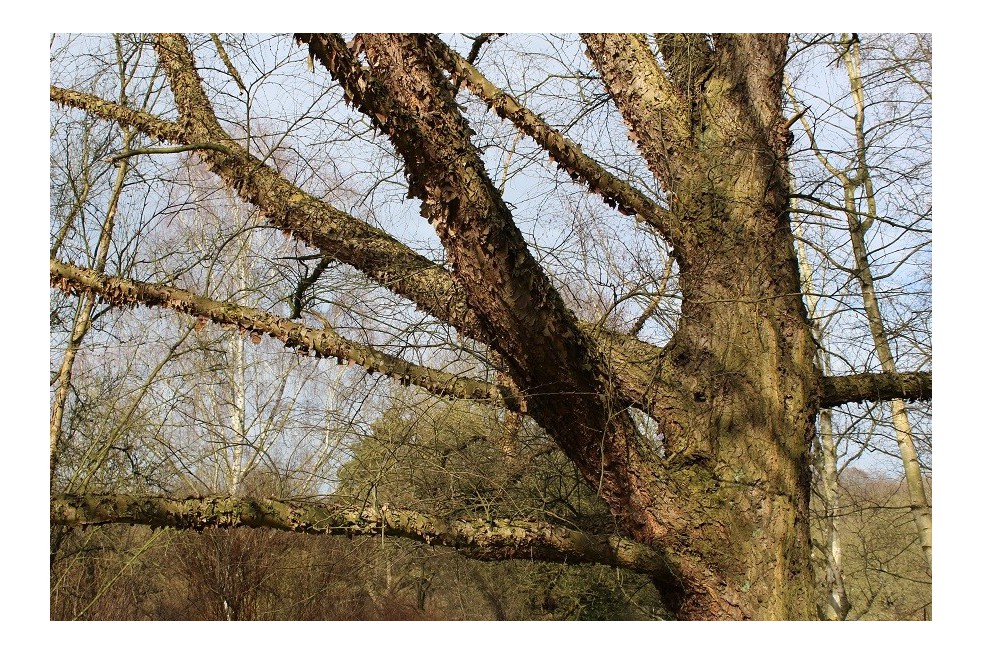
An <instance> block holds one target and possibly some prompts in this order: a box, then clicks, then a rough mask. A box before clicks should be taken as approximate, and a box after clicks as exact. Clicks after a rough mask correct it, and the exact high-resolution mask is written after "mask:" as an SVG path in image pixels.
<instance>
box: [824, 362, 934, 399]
mask: <svg viewBox="0 0 982 655" xmlns="http://www.w3.org/2000/svg"><path fill="white" fill-rule="evenodd" d="M894 398H903V399H904V400H931V372H930V371H920V372H916V373H860V374H858V375H836V376H829V377H824V378H822V400H821V406H822V407H836V406H838V405H845V404H846V403H858V402H862V401H864V400H872V401H876V400H893V399H894Z"/></svg>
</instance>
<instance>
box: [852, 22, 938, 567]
mask: <svg viewBox="0 0 982 655" xmlns="http://www.w3.org/2000/svg"><path fill="white" fill-rule="evenodd" d="M850 41H851V45H849V46H847V52H846V56H845V61H846V70H847V71H848V73H849V81H850V86H851V90H852V95H853V102H854V103H855V105H856V118H855V132H856V145H857V151H856V153H857V162H858V171H857V173H858V180H855V181H854V180H852V179H849V180H847V183H846V184H845V185H844V186H845V191H846V216H847V218H848V220H849V237H850V240H851V242H852V250H853V257H854V259H855V263H856V277H857V278H858V279H859V285H860V288H861V290H862V294H863V306H864V307H865V309H866V317H867V319H868V320H869V326H870V332H871V334H872V335H873V345H874V347H875V348H876V356H877V358H878V359H879V360H880V366H881V367H882V368H883V370H884V371H885V372H886V373H896V372H897V365H896V363H895V361H894V358H893V353H892V352H891V351H890V343H889V340H888V339H887V334H886V330H885V329H884V326H883V315H882V313H881V312H880V303H879V299H878V298H877V295H876V288H875V285H874V282H873V274H872V271H871V270H870V262H869V253H868V252H867V249H866V240H865V236H866V231H867V230H868V229H869V228H870V226H871V225H872V224H873V222H874V221H875V220H876V218H877V212H876V195H875V194H874V192H873V178H872V176H871V175H870V172H869V166H868V165H867V156H866V155H867V148H866V130H865V99H864V93H863V79H862V74H861V72H860V54H859V42H858V40H856V39H851V40H850ZM860 185H862V187H863V189H864V191H865V193H866V207H867V217H866V218H865V219H861V218H860V216H859V212H858V211H857V203H856V196H855V193H856V190H857V188H858V187H859V186H860ZM890 408H891V410H892V413H893V426H894V429H895V430H896V432H897V445H898V447H899V449H900V458H901V460H902V462H903V466H904V475H905V477H906V479H907V489H908V492H909V493H910V510H911V513H912V514H913V515H914V522H915V524H916V525H917V533H918V537H919V538H920V541H921V549H922V550H923V551H924V557H925V559H926V560H927V563H928V565H929V566H930V565H931V506H930V504H929V503H928V500H927V493H926V491H925V488H924V478H923V476H922V474H921V465H920V461H919V460H918V458H917V449H916V447H915V445H914V438H913V435H912V434H911V429H910V420H909V419H908V418H907V407H906V405H905V404H904V401H903V400H901V399H899V398H898V399H895V400H893V401H892V402H891V403H890Z"/></svg>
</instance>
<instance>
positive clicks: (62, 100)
mask: <svg viewBox="0 0 982 655" xmlns="http://www.w3.org/2000/svg"><path fill="white" fill-rule="evenodd" d="M50 97H51V101H52V102H55V103H57V104H58V105H60V106H62V107H73V108H75V109H81V110H83V111H86V112H88V113H90V114H92V115H94V116H99V117H101V118H105V119H107V120H111V121H115V122H116V123H118V124H119V125H121V126H123V127H134V128H136V129H138V130H140V131H141V132H143V133H144V134H147V135H148V136H151V137H153V138H154V139H157V140H159V141H171V142H178V141H181V140H182V137H183V135H182V132H181V127H180V126H179V125H177V124H176V123H171V122H170V121H165V120H164V119H162V118H158V117H157V116H154V115H153V114H148V113H147V112H145V111H136V110H135V109H130V108H129V107H124V106H123V105H120V104H118V103H115V102H111V101H109V100H104V99H103V98H100V97H98V96H94V95H92V94H89V93H82V92H80V91H73V90H71V89H62V88H59V87H57V86H52V87H51V95H50Z"/></svg>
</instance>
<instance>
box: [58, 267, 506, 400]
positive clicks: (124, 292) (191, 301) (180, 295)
mask: <svg viewBox="0 0 982 655" xmlns="http://www.w3.org/2000/svg"><path fill="white" fill-rule="evenodd" d="M51 286H53V287H58V288H60V289H61V290H62V291H64V292H66V293H78V294H82V293H85V292H94V293H96V294H98V295H99V296H100V297H101V298H102V299H103V300H104V301H105V302H107V303H109V304H112V305H145V306H147V307H158V306H159V307H167V308H169V309H173V310H175V311H178V312H181V313H184V314H188V315H191V316H195V317H197V318H198V319H199V321H201V322H203V321H206V320H210V321H212V322H213V323H217V324H219V325H225V326H233V327H238V328H239V329H241V330H248V331H249V332H251V333H252V335H253V338H254V339H256V340H258V339H259V338H261V335H263V334H265V335H268V336H271V337H274V338H276V339H279V340H280V341H282V342H283V343H284V344H286V345H287V346H289V347H291V348H296V349H297V350H298V351H300V352H303V353H305V354H311V355H314V356H317V357H335V358H337V360H338V363H339V364H340V363H342V362H344V361H347V362H349V363H353V364H358V365H359V366H362V367H364V368H366V369H367V370H368V372H369V373H375V372H378V373H381V374H383V375H386V376H388V377H391V378H393V379H395V380H398V381H399V382H400V383H401V384H412V385H415V386H418V387H421V388H423V389H426V390H427V391H429V392H430V393H433V394H436V395H439V396H448V397H452V398H467V399H471V400H480V401H489V402H493V403H496V404H499V405H502V406H504V407H507V408H508V409H511V410H513V411H517V410H518V409H519V408H520V406H521V403H520V401H519V399H517V398H516V397H515V395H514V394H513V393H512V392H511V391H510V390H509V389H508V388H507V387H504V386H499V385H494V384H489V383H487V382H483V381H481V380H476V379H473V378H466V377H460V376H458V375H452V374H450V373H446V372H444V371H440V370H437V369H434V368H429V367H426V366H420V365H418V364H413V363H411V362H407V361H406V360H404V359H400V358H398V357H393V356H392V355H388V354H386V353H383V352H381V351H379V350H376V349H375V348H372V347H371V346H367V345H365V344H361V343H357V342H355V341H351V340H349V339H345V338H344V337H342V336H341V335H339V334H338V333H337V332H335V331H334V330H333V329H331V328H324V329H321V330H316V329H313V328H309V327H307V326H306V325H303V324H301V323H296V322H294V321H291V320H288V319H285V318H280V317H278V316H275V315H273V314H270V313H268V312H264V311H261V310H258V309H253V308H251V307H243V306H241V305H236V304H233V303H229V302H218V301H215V300H212V299H211V298H206V297H204V296H199V295H196V294H193V293H191V292H189V291H185V290H184V289H179V288H177V287H171V286H166V285H162V284H151V283H148V282H137V281H134V280H128V279H125V278H119V277H110V276H107V275H101V274H99V273H98V272H96V271H93V270H90V269H83V268H78V267H76V266H72V265H71V264H65V263H63V262H59V261H57V260H54V259H52V260H51ZM257 342H258V341H257Z"/></svg>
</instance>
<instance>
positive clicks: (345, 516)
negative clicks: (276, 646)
mask: <svg viewBox="0 0 982 655" xmlns="http://www.w3.org/2000/svg"><path fill="white" fill-rule="evenodd" d="M51 523H52V524H54V525H67V526H87V525H105V524H108V523H122V524H130V525H134V524H139V525H147V526H150V527H153V528H176V529H185V530H187V529H190V530H203V529H205V528H226V529H228V528H237V527H250V528H271V529H274V530H287V531H291V532H304V533H308V534H324V535H330V534H336V535H344V536H359V535H367V536H381V535H383V534H384V535H385V536H390V537H402V538H405V539H412V540H414V541H421V542H424V543H427V544H432V545H438V546H449V547H452V548H455V549H457V550H459V551H460V552H462V553H464V554H466V555H467V556H468V557H472V558H474V559H481V560H487V561H496V560H506V559H529V560H536V561H541V562H561V563H567V564H605V565H607V566H615V567H618V568H624V569H629V570H631V571H636V572H638V573H643V574H645V575H648V576H651V577H652V578H653V579H655V580H666V579H670V578H671V576H672V573H671V571H670V570H669V569H668V568H667V566H666V564H665V561H664V558H663V557H662V556H661V554H659V553H658V552H657V551H655V550H653V549H651V548H649V547H648V546H645V545H644V544H640V543H638V542H635V541H632V540H631V539H627V538H624V537H620V536H617V535H595V534H589V533H586V532H579V531H577V530H571V529H569V528H565V527H562V526H558V525H552V524H549V523H544V522H541V521H519V520H509V519H491V520H487V519H473V520H456V521H445V520H443V519H440V518H439V517H435V516H430V515H428V514H425V513H423V512H417V511H415V510H411V509H403V508H396V507H388V506H385V505H383V506H382V507H380V508H378V509H372V508H365V507H350V506H346V505H338V504H334V505H332V504H327V503H313V502H299V501H281V500H272V499H251V498H230V497H218V496H211V497H203V498H183V499H176V498H160V497H152V496H127V495H72V494H61V495H57V496H55V497H53V498H52V500H51Z"/></svg>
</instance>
